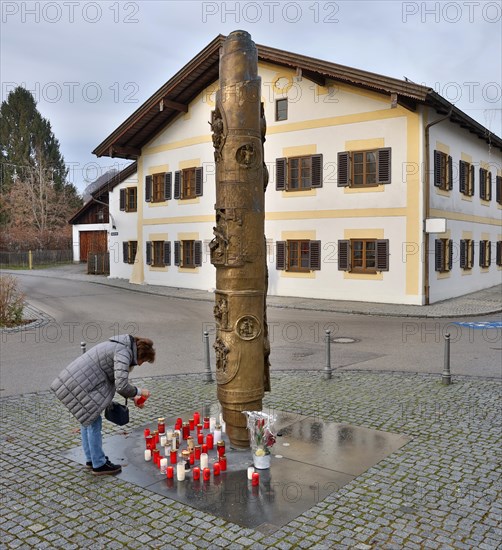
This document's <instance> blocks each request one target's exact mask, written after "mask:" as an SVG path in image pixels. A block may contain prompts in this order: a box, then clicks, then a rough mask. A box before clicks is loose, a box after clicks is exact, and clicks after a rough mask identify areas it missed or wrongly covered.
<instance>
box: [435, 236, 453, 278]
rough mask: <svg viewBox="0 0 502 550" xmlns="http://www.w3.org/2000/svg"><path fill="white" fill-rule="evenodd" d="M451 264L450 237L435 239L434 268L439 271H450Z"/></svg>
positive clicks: (451, 248)
mask: <svg viewBox="0 0 502 550" xmlns="http://www.w3.org/2000/svg"><path fill="white" fill-rule="evenodd" d="M452 266H453V246H452V242H451V239H436V241H435V269H436V271H439V272H440V273H446V272H448V271H451V268H452Z"/></svg>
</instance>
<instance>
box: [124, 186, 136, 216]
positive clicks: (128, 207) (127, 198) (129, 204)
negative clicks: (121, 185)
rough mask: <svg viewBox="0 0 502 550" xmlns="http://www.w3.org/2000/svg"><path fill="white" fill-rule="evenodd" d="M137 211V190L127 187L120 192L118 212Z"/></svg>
mask: <svg viewBox="0 0 502 550" xmlns="http://www.w3.org/2000/svg"><path fill="white" fill-rule="evenodd" d="M137 209H138V189H137V188H136V187H127V188H125V189H121V190H120V210H123V211H125V212H136V211H137Z"/></svg>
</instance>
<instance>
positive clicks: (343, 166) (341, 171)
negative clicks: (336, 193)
mask: <svg viewBox="0 0 502 550" xmlns="http://www.w3.org/2000/svg"><path fill="white" fill-rule="evenodd" d="M336 185H337V187H347V186H349V185H350V153H348V152H346V151H345V152H343V153H338V170H337V183H336Z"/></svg>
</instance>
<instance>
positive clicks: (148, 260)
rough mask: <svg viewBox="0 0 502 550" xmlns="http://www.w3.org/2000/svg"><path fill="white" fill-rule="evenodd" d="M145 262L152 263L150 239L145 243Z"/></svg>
mask: <svg viewBox="0 0 502 550" xmlns="http://www.w3.org/2000/svg"><path fill="white" fill-rule="evenodd" d="M146 264H147V265H152V241H147V243H146Z"/></svg>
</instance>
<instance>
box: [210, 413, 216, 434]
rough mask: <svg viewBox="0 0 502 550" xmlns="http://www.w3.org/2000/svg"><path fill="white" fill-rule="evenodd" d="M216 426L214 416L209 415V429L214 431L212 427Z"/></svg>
mask: <svg viewBox="0 0 502 550" xmlns="http://www.w3.org/2000/svg"><path fill="white" fill-rule="evenodd" d="M215 426H216V418H214V416H211V418H210V419H209V431H210V432H214V427H215Z"/></svg>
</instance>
